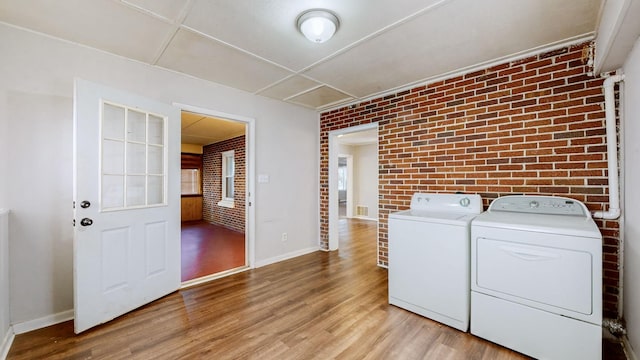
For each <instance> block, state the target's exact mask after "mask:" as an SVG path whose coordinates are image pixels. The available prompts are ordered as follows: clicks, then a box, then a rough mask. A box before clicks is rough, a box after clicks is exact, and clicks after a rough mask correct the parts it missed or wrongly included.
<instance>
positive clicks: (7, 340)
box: [0, 326, 15, 360]
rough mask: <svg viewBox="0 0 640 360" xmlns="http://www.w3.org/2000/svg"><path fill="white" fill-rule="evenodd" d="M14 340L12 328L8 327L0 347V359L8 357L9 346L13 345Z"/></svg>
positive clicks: (3, 359)
mask: <svg viewBox="0 0 640 360" xmlns="http://www.w3.org/2000/svg"><path fill="white" fill-rule="evenodd" d="M14 338H15V334H14V333H13V327H11V326H9V329H7V333H6V334H5V336H4V339H2V346H0V359H2V360H5V359H6V358H7V356H9V350H10V349H11V344H13V339H14Z"/></svg>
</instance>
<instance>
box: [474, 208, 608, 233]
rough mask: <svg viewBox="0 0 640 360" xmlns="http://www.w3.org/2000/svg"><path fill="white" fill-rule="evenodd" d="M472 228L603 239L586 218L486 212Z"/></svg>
mask: <svg viewBox="0 0 640 360" xmlns="http://www.w3.org/2000/svg"><path fill="white" fill-rule="evenodd" d="M472 226H473V227H487V228H501V229H508V230H519V231H529V232H541V233H550V234H561V235H568V236H582V237H589V238H602V235H601V234H600V230H598V226H597V225H596V223H595V222H594V221H593V219H591V217H584V216H571V215H549V214H528V213H519V212H507V211H486V212H484V213H482V214H480V215H478V216H476V218H475V219H474V220H473V222H472Z"/></svg>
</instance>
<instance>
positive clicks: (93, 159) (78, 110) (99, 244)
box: [73, 79, 180, 333]
mask: <svg viewBox="0 0 640 360" xmlns="http://www.w3.org/2000/svg"><path fill="white" fill-rule="evenodd" d="M179 174H180V110H179V109H178V108H175V107H173V106H171V105H168V104H163V103H159V102H157V101H154V100H150V99H146V98H143V97H140V96H137V95H133V94H128V93H126V92H123V91H119V90H115V89H110V88H108V87H105V86H101V85H98V84H94V83H91V82H88V81H84V80H79V79H78V80H76V82H75V93H74V205H75V206H74V223H75V228H74V250H73V251H74V264H73V265H74V311H75V332H76V333H79V332H81V331H84V330H86V329H88V328H91V327H93V326H96V325H98V324H101V323H104V322H107V321H109V320H111V319H113V318H115V317H117V316H119V315H122V314H124V313H126V312H129V311H131V310H133V309H135V308H137V307H139V306H141V305H144V304H146V303H148V302H150V301H153V300H155V299H157V298H159V297H162V296H164V295H166V294H168V293H170V292H173V291H175V290H177V289H178V288H179V286H180V227H179V219H180V194H179V189H180V183H179V181H180V180H179V177H178V176H179Z"/></svg>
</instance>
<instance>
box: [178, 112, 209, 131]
mask: <svg viewBox="0 0 640 360" xmlns="http://www.w3.org/2000/svg"><path fill="white" fill-rule="evenodd" d="M205 117H206V116H204V115H200V114H196V113H192V112H188V111H183V112H182V114H181V116H180V118H181V120H182V130H184V129H186V128H188V127H189V126H191V125H193V124H195V123H196V122H198V121H200V120H201V119H203V118H205Z"/></svg>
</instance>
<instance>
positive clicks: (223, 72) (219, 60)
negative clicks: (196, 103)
mask: <svg viewBox="0 0 640 360" xmlns="http://www.w3.org/2000/svg"><path fill="white" fill-rule="evenodd" d="M158 65H159V66H162V67H165V68H168V69H172V70H176V71H180V72H184V73H186V74H190V75H193V76H196V77H199V78H202V79H206V80H210V81H214V82H217V83H220V84H223V85H227V86H231V87H234V88H236V89H241V90H245V91H249V92H255V91H258V90H259V89H262V88H264V87H266V86H267V85H269V84H272V83H274V82H276V81H278V80H280V79H283V78H285V77H287V76H289V75H291V72H289V71H287V70H284V69H282V68H280V67H277V66H275V65H272V64H270V63H268V62H265V61H262V60H260V59H258V58H256V57H253V56H251V55H248V54H246V53H243V52H242V51H239V50H237V49H234V48H232V47H229V46H227V45H224V44H222V43H220V42H217V41H215V40H211V39H209V38H206V37H204V36H202V35H200V34H196V33H194V32H192V31H189V30H185V29H180V30H179V31H178V32H177V33H176V35H175V36H174V38H173V39H172V40H171V42H170V43H169V46H168V47H167V49H166V50H165V52H164V53H163V54H162V56H161V57H160V59H159V60H158Z"/></svg>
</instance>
